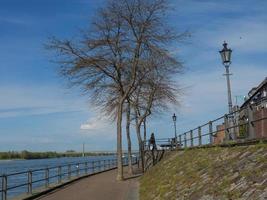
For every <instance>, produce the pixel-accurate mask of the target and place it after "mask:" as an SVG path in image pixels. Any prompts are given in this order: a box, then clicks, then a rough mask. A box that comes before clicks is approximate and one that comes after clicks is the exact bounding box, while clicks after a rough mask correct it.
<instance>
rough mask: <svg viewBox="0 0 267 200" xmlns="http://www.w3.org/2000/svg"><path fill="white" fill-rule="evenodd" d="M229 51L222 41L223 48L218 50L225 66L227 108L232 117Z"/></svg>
mask: <svg viewBox="0 0 267 200" xmlns="http://www.w3.org/2000/svg"><path fill="white" fill-rule="evenodd" d="M231 53H232V50H231V49H228V48H227V43H226V42H224V43H223V49H222V50H221V51H220V54H221V57H222V63H223V65H224V67H225V70H226V73H225V74H224V75H225V76H226V81H227V93H228V108H229V114H230V117H232V112H233V103H232V96H231V85H230V76H231V75H232V74H230V72H229V67H230V64H231Z"/></svg>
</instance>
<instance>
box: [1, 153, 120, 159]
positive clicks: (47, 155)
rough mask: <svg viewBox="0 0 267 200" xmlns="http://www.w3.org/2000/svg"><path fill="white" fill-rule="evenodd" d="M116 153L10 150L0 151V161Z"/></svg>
mask: <svg viewBox="0 0 267 200" xmlns="http://www.w3.org/2000/svg"><path fill="white" fill-rule="evenodd" d="M110 155H115V153H108V152H103V153H102V152H85V153H84V156H83V153H80V152H64V153H58V152H30V151H21V152H17V151H9V152H0V161H14V160H34V159H47V158H64V157H87V156H110Z"/></svg>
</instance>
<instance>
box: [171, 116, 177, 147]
mask: <svg viewBox="0 0 267 200" xmlns="http://www.w3.org/2000/svg"><path fill="white" fill-rule="evenodd" d="M172 120H173V123H174V135H175V142H176V141H177V133H176V115H175V113H173V116H172Z"/></svg>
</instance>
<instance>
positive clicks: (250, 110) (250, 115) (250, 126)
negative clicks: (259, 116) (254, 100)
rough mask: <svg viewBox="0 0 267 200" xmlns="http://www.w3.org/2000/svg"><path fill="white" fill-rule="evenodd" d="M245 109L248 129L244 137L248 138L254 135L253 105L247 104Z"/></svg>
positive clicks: (252, 137)
mask: <svg viewBox="0 0 267 200" xmlns="http://www.w3.org/2000/svg"><path fill="white" fill-rule="evenodd" d="M247 111H248V129H247V130H248V131H247V134H246V137H248V138H249V139H254V138H255V137H256V136H255V127H254V123H253V120H254V119H253V118H254V117H253V107H252V105H249V106H248V107H247Z"/></svg>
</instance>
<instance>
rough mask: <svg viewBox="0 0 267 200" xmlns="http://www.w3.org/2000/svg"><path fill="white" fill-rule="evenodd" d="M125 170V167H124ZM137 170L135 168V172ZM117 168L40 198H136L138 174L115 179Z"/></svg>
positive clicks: (95, 199)
mask: <svg viewBox="0 0 267 200" xmlns="http://www.w3.org/2000/svg"><path fill="white" fill-rule="evenodd" d="M124 171H125V172H127V169H124ZM137 173H138V171H137V170H135V174H137ZM116 175H117V170H111V171H108V172H103V173H101V174H98V175H94V176H90V177H88V178H84V179H81V180H79V181H77V182H74V183H72V184H69V185H67V186H65V187H63V188H60V189H57V190H55V191H53V192H51V193H48V194H46V195H44V196H41V197H39V198H37V199H40V200H138V199H139V194H138V193H139V181H138V177H139V176H138V175H135V176H133V177H129V176H127V175H126V176H125V177H126V178H125V179H126V180H124V181H116Z"/></svg>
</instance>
